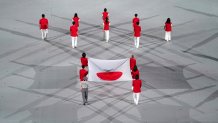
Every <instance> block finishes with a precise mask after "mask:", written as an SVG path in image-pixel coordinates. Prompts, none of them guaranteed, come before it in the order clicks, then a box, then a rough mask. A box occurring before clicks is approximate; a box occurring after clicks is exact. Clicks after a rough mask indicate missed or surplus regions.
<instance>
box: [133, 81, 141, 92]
mask: <svg viewBox="0 0 218 123" xmlns="http://www.w3.org/2000/svg"><path fill="white" fill-rule="evenodd" d="M132 86H133V92H134V93H140V92H141V86H142V80H140V79H137V80H133V81H132Z"/></svg>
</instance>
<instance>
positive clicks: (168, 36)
mask: <svg viewBox="0 0 218 123" xmlns="http://www.w3.org/2000/svg"><path fill="white" fill-rule="evenodd" d="M169 40H170V34H169V32H167V41H169Z"/></svg>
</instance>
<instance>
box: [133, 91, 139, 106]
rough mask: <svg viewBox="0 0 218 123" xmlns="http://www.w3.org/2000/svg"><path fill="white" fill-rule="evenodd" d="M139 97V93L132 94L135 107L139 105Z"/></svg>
mask: <svg viewBox="0 0 218 123" xmlns="http://www.w3.org/2000/svg"><path fill="white" fill-rule="evenodd" d="M139 96H140V93H133V100H134V103H135V104H136V105H138V103H139Z"/></svg>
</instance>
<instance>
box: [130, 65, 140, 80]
mask: <svg viewBox="0 0 218 123" xmlns="http://www.w3.org/2000/svg"><path fill="white" fill-rule="evenodd" d="M131 74H132V79H135V78H136V76H137V75H138V76H139V74H140V73H139V70H138V67H137V66H136V65H135V66H134V68H133V71H132V72H131Z"/></svg>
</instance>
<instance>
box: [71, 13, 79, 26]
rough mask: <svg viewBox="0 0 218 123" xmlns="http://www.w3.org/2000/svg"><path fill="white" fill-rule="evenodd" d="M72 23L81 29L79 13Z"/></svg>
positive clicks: (75, 15)
mask: <svg viewBox="0 0 218 123" xmlns="http://www.w3.org/2000/svg"><path fill="white" fill-rule="evenodd" d="M72 21H74V22H75V25H76V26H77V27H78V28H79V21H80V18H79V17H78V15H77V13H75V14H74V17H73V18H72Z"/></svg>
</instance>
